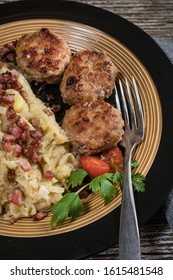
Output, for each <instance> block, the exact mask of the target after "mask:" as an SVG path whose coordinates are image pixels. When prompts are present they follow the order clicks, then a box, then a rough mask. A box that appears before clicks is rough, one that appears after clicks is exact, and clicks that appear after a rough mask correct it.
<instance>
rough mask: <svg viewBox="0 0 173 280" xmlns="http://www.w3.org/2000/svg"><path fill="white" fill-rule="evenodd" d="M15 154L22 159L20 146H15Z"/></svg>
mask: <svg viewBox="0 0 173 280" xmlns="http://www.w3.org/2000/svg"><path fill="white" fill-rule="evenodd" d="M15 152H16V157H20V156H21V153H22V147H21V146H20V145H19V144H16V145H15Z"/></svg>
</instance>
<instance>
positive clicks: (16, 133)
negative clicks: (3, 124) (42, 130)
mask: <svg viewBox="0 0 173 280" xmlns="http://www.w3.org/2000/svg"><path fill="white" fill-rule="evenodd" d="M11 134H12V135H13V136H14V137H15V138H16V139H18V138H20V136H21V134H22V129H21V128H20V127H18V126H15V127H13V128H12V130H11Z"/></svg>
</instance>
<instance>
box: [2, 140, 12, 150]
mask: <svg viewBox="0 0 173 280" xmlns="http://www.w3.org/2000/svg"><path fill="white" fill-rule="evenodd" d="M13 148H14V146H13V145H12V144H11V143H10V142H6V143H4V144H3V150H4V151H6V152H11V151H13Z"/></svg>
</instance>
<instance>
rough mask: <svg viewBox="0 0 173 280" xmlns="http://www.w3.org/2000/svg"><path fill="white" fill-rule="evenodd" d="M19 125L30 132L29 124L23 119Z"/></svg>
mask: <svg viewBox="0 0 173 280" xmlns="http://www.w3.org/2000/svg"><path fill="white" fill-rule="evenodd" d="M17 124H18V126H19V127H20V128H21V129H23V130H28V128H29V125H28V124H27V122H25V121H23V120H22V119H21V118H20V119H19V121H18V123H17Z"/></svg>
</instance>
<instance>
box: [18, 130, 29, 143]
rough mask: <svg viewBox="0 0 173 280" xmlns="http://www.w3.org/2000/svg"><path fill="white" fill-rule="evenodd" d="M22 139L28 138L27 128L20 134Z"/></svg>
mask: <svg viewBox="0 0 173 280" xmlns="http://www.w3.org/2000/svg"><path fill="white" fill-rule="evenodd" d="M20 138H21V140H23V141H26V140H27V138H28V132H27V130H25V131H24V132H22V134H21V135H20Z"/></svg>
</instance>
